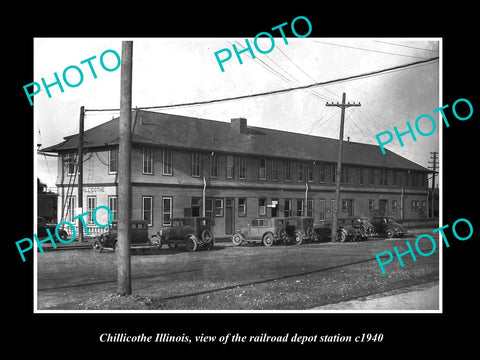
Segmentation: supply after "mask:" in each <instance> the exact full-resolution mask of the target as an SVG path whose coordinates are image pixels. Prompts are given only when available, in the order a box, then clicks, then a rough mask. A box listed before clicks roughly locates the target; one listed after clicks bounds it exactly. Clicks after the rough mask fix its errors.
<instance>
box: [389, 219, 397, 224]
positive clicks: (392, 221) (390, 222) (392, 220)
mask: <svg viewBox="0 0 480 360" xmlns="http://www.w3.org/2000/svg"><path fill="white" fill-rule="evenodd" d="M394 222H395V220H394V219H393V218H387V223H388V224H393V223H394Z"/></svg>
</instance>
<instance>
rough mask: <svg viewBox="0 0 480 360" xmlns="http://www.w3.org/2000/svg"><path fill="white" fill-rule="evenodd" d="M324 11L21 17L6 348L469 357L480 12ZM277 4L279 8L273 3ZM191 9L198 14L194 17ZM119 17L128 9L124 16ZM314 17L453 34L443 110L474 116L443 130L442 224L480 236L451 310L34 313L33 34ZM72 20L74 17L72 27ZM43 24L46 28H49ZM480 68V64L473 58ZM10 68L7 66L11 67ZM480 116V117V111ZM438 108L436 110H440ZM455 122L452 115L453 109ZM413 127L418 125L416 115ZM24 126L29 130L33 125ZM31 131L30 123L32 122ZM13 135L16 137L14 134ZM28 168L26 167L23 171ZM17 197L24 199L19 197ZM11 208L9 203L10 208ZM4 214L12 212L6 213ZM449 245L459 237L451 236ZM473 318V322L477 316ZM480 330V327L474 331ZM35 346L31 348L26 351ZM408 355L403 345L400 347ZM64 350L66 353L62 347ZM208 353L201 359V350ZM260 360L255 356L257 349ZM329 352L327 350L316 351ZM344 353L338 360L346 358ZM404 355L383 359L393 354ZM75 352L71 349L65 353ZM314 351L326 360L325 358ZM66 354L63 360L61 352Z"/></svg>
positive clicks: (448, 267) (252, 27)
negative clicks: (350, 338) (357, 340)
mask: <svg viewBox="0 0 480 360" xmlns="http://www.w3.org/2000/svg"><path fill="white" fill-rule="evenodd" d="M314 5H315V6H314V7H313V9H306V8H299V9H294V8H293V7H292V6H293V5H292V4H281V3H275V5H269V4H266V5H263V10H260V6H259V4H257V6H252V5H247V4H245V3H238V4H232V3H228V4H227V3H223V4H219V5H218V7H217V6H213V5H207V4H203V6H201V7H200V9H193V8H191V5H190V4H187V3H185V4H184V9H183V10H181V11H174V10H173V9H172V8H169V7H168V6H167V7H164V6H163V5H162V4H161V3H150V4H145V5H137V4H133V5H130V8H128V9H123V10H121V9H120V8H119V7H120V6H123V5H122V4H120V3H119V4H116V5H115V8H109V9H108V10H107V11H106V12H100V10H99V9H98V8H97V7H95V6H93V5H91V6H86V7H85V8H83V9H79V11H75V8H74V7H72V10H69V12H68V13H64V14H63V17H62V16H61V15H58V13H55V12H53V13H52V12H51V11H52V10H51V9H45V8H43V9H42V10H39V11H35V10H34V9H32V8H31V7H29V9H28V14H26V13H27V11H25V15H24V16H23V14H22V18H21V19H19V21H20V24H21V25H19V27H21V30H22V32H21V34H20V35H15V36H12V37H11V38H10V39H9V40H8V41H7V46H8V49H9V50H13V51H12V54H13V55H11V56H5V55H4V57H6V58H7V61H8V65H7V66H8V71H7V72H6V73H8V74H9V76H7V84H8V86H7V87H6V90H5V92H4V96H7V98H8V99H12V98H13V104H12V103H11V101H10V100H9V101H8V104H6V108H7V117H6V121H7V124H8V131H6V132H4V134H5V135H6V134H9V135H10V136H12V135H15V140H13V141H15V143H14V144H12V143H10V142H9V140H7V136H4V145H7V144H11V145H13V146H12V148H13V149H12V150H14V151H9V152H10V154H7V153H4V159H6V167H5V168H4V169H5V170H6V171H5V172H6V173H7V174H8V176H5V177H4V178H6V179H7V182H6V183H5V184H4V190H7V189H12V188H14V189H15V191H9V190H7V191H5V193H6V195H7V197H5V198H4V199H5V200H4V201H5V202H4V206H5V207H6V208H7V210H8V211H7V215H4V224H5V226H4V229H5V228H6V229H7V238H6V239H5V240H4V241H5V242H4V244H5V247H4V250H6V254H4V259H7V265H8V269H7V271H6V272H4V276H5V278H7V289H6V290H5V294H4V298H5V299H6V305H5V306H4V311H5V312H6V313H7V315H8V314H11V315H10V317H9V320H8V327H7V328H6V330H7V333H8V335H6V339H5V343H6V344H7V347H9V348H10V347H11V348H12V350H13V349H16V350H17V351H19V349H22V345H24V344H25V345H27V344H29V345H32V346H31V349H32V350H33V351H42V352H48V353H50V354H52V353H55V352H56V351H55V349H56V348H57V346H61V347H64V346H66V349H71V350H73V352H72V353H75V354H78V355H80V354H83V353H85V354H89V355H90V356H91V355H94V354H96V353H95V352H92V351H95V350H101V351H102V352H103V351H106V352H107V353H111V354H113V353H114V352H116V350H119V351H120V352H121V351H124V350H126V349H132V348H135V349H140V350H147V351H154V352H155V353H153V354H156V355H158V356H160V355H162V354H164V355H165V353H164V350H168V349H170V348H172V349H175V350H176V351H183V350H187V351H188V350H194V351H198V350H211V349H213V350H215V351H219V350H222V349H227V350H232V349H234V350H235V351H242V350H244V349H245V348H248V349H249V350H248V351H251V350H253V351H255V350H256V349H263V348H265V347H268V348H269V349H270V350H272V351H273V350H275V351H279V352H282V351H284V349H285V348H289V349H293V350H294V351H295V352H297V351H300V352H301V351H302V350H309V351H310V350H315V349H317V350H320V351H322V350H327V351H328V350H335V349H341V350H344V349H345V350H348V349H351V350H354V351H355V352H357V351H362V350H365V351H368V352H369V353H371V354H372V355H375V354H382V353H378V352H377V351H379V350H382V349H387V348H388V349H389V350H396V352H397V351H398V352H399V353H404V354H411V353H418V352H422V351H425V352H426V353H428V354H429V355H432V354H433V353H435V352H437V351H439V350H440V351H441V349H442V348H443V347H447V348H450V347H452V346H456V345H461V346H462V350H463V351H466V350H467V348H469V347H471V346H472V345H473V344H474V340H475V338H474V332H475V331H474V329H475V325H476V324H475V323H474V322H469V321H468V319H470V318H471V317H472V313H473V312H474V311H475V308H474V306H475V300H474V299H475V291H476V287H475V284H476V282H475V280H476V279H475V280H474V274H475V270H476V268H475V256H476V254H477V253H478V252H477V251H476V250H477V249H478V245H477V242H478V241H477V239H476V238H477V237H478V232H479V231H480V230H478V229H477V228H478V224H479V222H478V215H477V214H478V212H475V211H473V205H474V204H475V200H476V198H478V196H477V194H476V191H475V190H476V188H475V186H474V179H475V171H476V166H475V165H476V156H475V155H476V154H477V153H478V151H476V144H475V140H476V139H475V138H476V132H475V126H476V122H477V119H476V118H477V117H478V111H480V107H479V101H478V90H477V89H475V90H476V92H474V85H476V84H475V82H476V80H477V79H478V78H479V77H478V66H476V65H477V63H478V61H477V59H476V50H475V45H476V42H475V41H474V28H475V25H476V22H475V19H473V13H474V12H475V10H474V9H473V8H470V7H469V6H468V5H463V4H462V3H456V4H454V5H451V7H450V8H449V9H444V8H442V7H443V5H438V8H437V9H435V8H429V9H425V10H420V9H419V8H418V6H412V5H409V4H407V3H398V4H383V8H379V7H377V6H375V7H372V6H370V5H367V4H365V3H357V4H355V5H353V6H352V5H349V4H344V5H342V4H338V3H337V4H331V5H327V4H323V3H316V4H314ZM273 7H274V8H273ZM187 10H188V11H187ZM117 13H120V15H118V14H117ZM299 15H303V16H306V17H308V18H309V20H310V21H311V23H312V25H313V32H312V34H311V35H310V36H311V37H347V36H348V37H378V36H382V37H409V36H411V37H442V38H443V49H444V51H443V102H442V103H443V104H450V106H451V105H452V104H453V102H454V101H456V100H457V99H459V98H467V99H468V100H469V101H470V102H471V103H472V104H473V107H474V115H473V117H472V118H471V119H469V120H468V121H464V122H461V121H457V120H455V119H453V117H452V119H453V120H452V121H450V128H445V127H444V128H443V134H444V136H443V161H442V163H441V167H442V168H443V178H442V181H443V189H444V190H443V214H444V216H443V220H444V221H443V223H444V224H450V225H451V224H452V223H453V222H454V221H455V220H457V219H459V218H468V219H469V220H470V221H471V222H472V224H473V226H474V229H475V232H474V236H473V237H472V238H471V239H469V240H468V241H465V242H461V241H457V240H452V241H450V244H451V246H450V248H448V249H447V248H444V252H443V253H444V256H443V262H444V263H443V277H444V288H443V290H444V292H443V295H444V297H443V304H444V313H443V314H269V313H265V314H263V313H262V314H33V278H32V277H33V258H32V257H31V256H30V257H29V256H27V261H26V263H22V262H21V259H20V258H19V257H18V253H17V249H16V247H15V245H14V242H15V241H17V240H19V239H22V238H24V237H30V236H31V235H32V233H33V232H34V231H33V224H30V219H32V218H33V184H34V183H33V180H32V179H33V161H34V160H35V159H34V158H33V157H32V154H33V147H32V144H33V134H34V131H35V130H34V129H33V111H32V110H33V109H32V107H30V106H29V105H28V102H27V101H26V99H25V94H24V93H23V88H22V86H23V85H24V84H27V83H29V82H31V81H33V37H50V36H52V37H59V36H61V37H83V36H92V37H108V36H112V37H129V36H135V37H143V36H145V37H179V36H180V37H183V36H188V37H190V36H198V37H210V36H214V37H227V36H240V37H253V36H255V35H256V34H257V33H258V32H261V31H267V30H268V29H269V28H271V27H273V26H276V25H279V24H281V23H283V22H285V21H287V22H290V21H291V20H292V19H293V18H295V17H296V16H299ZM62 18H63V19H64V21H63V22H62V21H61V20H62ZM40 20H42V21H40ZM474 62H475V63H474ZM4 70H6V69H4ZM477 109H479V110H477ZM432 110H433V109H432ZM446 113H447V115H448V114H450V116H452V115H451V112H448V111H447V112H446ZM419 115H420V114H419ZM406 120H408V119H406ZM25 124H29V125H27V126H25ZM30 124H31V125H30ZM10 136H9V137H10ZM18 169H22V170H21V171H19V170H18ZM10 192H11V193H15V194H16V196H15V200H12V199H11V198H8V196H9V195H8V194H9V193H10ZM7 204H8V206H6V205H7ZM4 214H5V213H4ZM446 233H447V235H449V239H451V238H452V239H453V237H452V235H451V232H448V231H446ZM472 320H473V319H472ZM471 325H473V326H471ZM103 332H111V333H116V332H128V333H131V334H136V333H142V332H143V333H145V334H155V333H156V332H169V333H171V334H184V333H185V334H189V335H190V336H191V337H192V336H194V335H198V334H199V333H205V334H213V335H218V336H219V335H223V334H225V333H229V332H230V333H237V332H238V333H241V334H244V335H250V334H252V335H253V334H258V333H262V332H267V333H269V334H271V335H284V334H285V333H289V334H294V333H302V334H314V333H319V334H327V333H328V334H336V333H341V334H343V335H349V334H350V335H354V334H361V333H363V332H371V333H383V334H384V337H385V338H384V340H383V342H382V343H369V344H340V343H336V344H309V345H308V344H307V345H303V346H299V345H291V344H285V345H283V344H274V345H272V344H262V345H255V344H248V346H246V345H245V344H236V345H229V346H223V345H215V346H210V345H196V346H194V345H189V346H186V345H183V344H177V345H161V346H159V344H102V343H100V342H99V340H98V337H99V335H100V334H101V333H103ZM23 348H25V346H24V347H23ZM397 349H398V350H397ZM57 354H58V355H60V354H59V353H58V352H57ZM197 354H199V353H197ZM252 354H255V353H252ZM313 354H314V355H315V354H316V355H319V356H320V355H321V354H322V352H315V353H313ZM337 354H338V353H337ZM393 354H395V353H394V352H389V353H383V356H388V355H393ZM64 355H65V354H64ZM316 355H315V356H316ZM54 357H56V356H54Z"/></svg>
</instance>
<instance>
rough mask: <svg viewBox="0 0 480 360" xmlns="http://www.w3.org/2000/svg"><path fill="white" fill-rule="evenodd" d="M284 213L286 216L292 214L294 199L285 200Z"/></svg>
mask: <svg viewBox="0 0 480 360" xmlns="http://www.w3.org/2000/svg"><path fill="white" fill-rule="evenodd" d="M283 215H284V216H285V217H290V216H292V200H285V203H284V207H283Z"/></svg>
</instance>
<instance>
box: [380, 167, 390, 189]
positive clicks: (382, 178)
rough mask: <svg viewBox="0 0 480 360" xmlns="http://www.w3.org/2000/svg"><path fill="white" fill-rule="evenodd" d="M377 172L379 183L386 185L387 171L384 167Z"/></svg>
mask: <svg viewBox="0 0 480 360" xmlns="http://www.w3.org/2000/svg"><path fill="white" fill-rule="evenodd" d="M378 172H379V174H378V175H379V176H378V178H379V183H380V185H388V171H387V170H385V169H380V170H379V171H378Z"/></svg>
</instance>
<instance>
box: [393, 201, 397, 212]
mask: <svg viewBox="0 0 480 360" xmlns="http://www.w3.org/2000/svg"><path fill="white" fill-rule="evenodd" d="M392 211H397V200H392Z"/></svg>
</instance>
